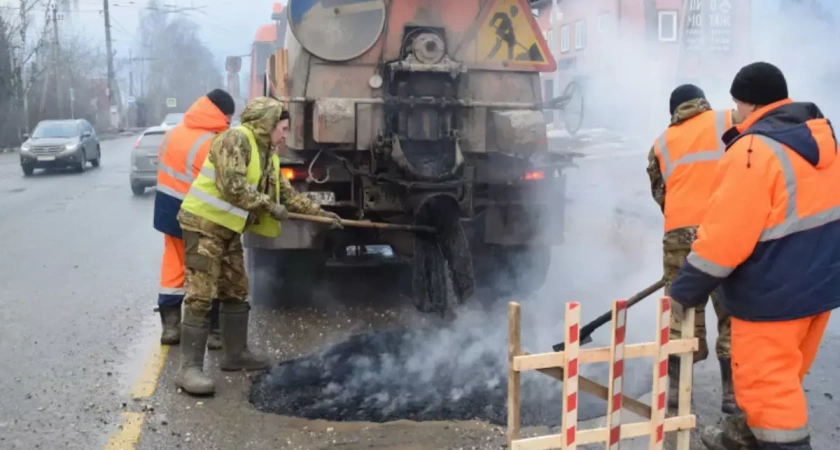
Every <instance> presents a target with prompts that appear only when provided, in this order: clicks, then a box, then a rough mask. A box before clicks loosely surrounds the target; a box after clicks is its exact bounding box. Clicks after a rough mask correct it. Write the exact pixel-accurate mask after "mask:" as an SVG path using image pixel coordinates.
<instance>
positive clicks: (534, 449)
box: [507, 297, 698, 450]
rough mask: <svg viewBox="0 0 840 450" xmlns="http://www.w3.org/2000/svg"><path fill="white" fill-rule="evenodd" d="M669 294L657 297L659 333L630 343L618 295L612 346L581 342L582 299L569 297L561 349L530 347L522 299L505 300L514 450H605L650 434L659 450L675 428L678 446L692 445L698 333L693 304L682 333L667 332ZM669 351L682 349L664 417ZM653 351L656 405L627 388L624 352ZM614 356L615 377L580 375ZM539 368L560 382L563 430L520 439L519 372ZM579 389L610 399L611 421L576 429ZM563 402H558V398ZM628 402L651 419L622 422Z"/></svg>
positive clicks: (639, 355)
mask: <svg viewBox="0 0 840 450" xmlns="http://www.w3.org/2000/svg"><path fill="white" fill-rule="evenodd" d="M670 319H671V299H670V298H669V297H662V298H660V299H659V306H658V315H657V319H656V325H657V326H656V330H657V333H656V340H655V341H654V342H646V343H642V344H633V345H625V343H624V338H625V335H626V323H627V302H626V301H625V300H618V301H615V302H614V303H613V317H612V322H611V331H612V333H611V337H612V338H611V342H610V346H609V347H602V348H593V349H587V350H581V349H580V339H579V338H580V336H579V331H580V303H578V302H571V303H567V304H566V316H565V326H566V349H565V351H562V352H552V353H541V354H535V355H532V354H529V353H528V352H526V351H523V350H522V348H521V344H520V334H521V332H520V306H519V303H515V302H511V303H510V304H509V305H508V429H507V443H508V449H510V450H544V449H554V448H559V449H562V450H575V449H576V448H577V446H578V445H584V444H592V443H604V444H605V445H606V448H607V449H608V450H619V447H620V444H621V440H623V439H631V438H635V437H640V436H650V447H649V448H650V450H662V448H663V444H664V440H665V439H664V437H665V433H667V432H672V431H676V432H677V447H676V450H689V444H690V433H691V430H692V429H693V428H694V427H696V425H697V421H696V417H695V416H694V414H692V413H691V383H692V366H693V352H695V351H697V349H698V340H697V339H696V338H695V337H694V320H695V311H694V308H690V309H688V310H687V311H686V313H685V319H684V320H683V321H682V327H681V328H682V329H681V332H682V339H677V340H673V341H672V340H670V326H669V324H670ZM668 355H680V380H679V393H680V395H679V406H678V408H677V416H676V417H670V418H666V417H665V413H666V410H667V405H668V401H667V393H668ZM644 357H653V358H654V359H655V363H654V365H653V389H652V391H651V392H652V397H653V398H652V405H653V406H654V408H652V407H651V406H648V405H646V404H644V403H642V402H640V401H638V400H635V399H632V398H629V397H626V396H624V395H623V393H622V390H623V379H624V378H623V373H624V360H626V359H630V358H644ZM594 362H609V363H610V376H609V379H610V385H609V386H604V385H602V384H600V383H597V382H595V381H593V380H590V379H588V378H585V377H583V376H580V374H579V373H578V372H579V367H580V365H581V364H585V363H594ZM526 370H536V371H539V372H541V373H543V374H546V375H548V376H550V377H552V378H555V379H558V380H562V382H563V405H562V409H563V416H562V417H563V424H562V427H563V431H562V433H560V434H554V435H549V436H540V437H535V438H528V439H519V434H520V399H521V398H520V374H521V372H524V371H526ZM579 390H582V391H584V392H586V393H589V394H592V395H595V396H597V397H599V398H601V399H603V400H606V401H607V426H606V427H604V428H595V429H589V430H578V429H577V426H578V420H577V403H578V402H577V399H578V396H579ZM558 406H560V405H558ZM622 409H626V410H628V411H630V412H633V413H634V414H636V415H638V416H641V417H643V418H645V419H647V421H646V422H637V423H629V424H625V425H622V423H621V419H622V415H621V410H622Z"/></svg>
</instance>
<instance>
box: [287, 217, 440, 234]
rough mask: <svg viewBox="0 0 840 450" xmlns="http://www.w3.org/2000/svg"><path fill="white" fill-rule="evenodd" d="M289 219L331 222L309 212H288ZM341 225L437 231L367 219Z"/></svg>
mask: <svg viewBox="0 0 840 450" xmlns="http://www.w3.org/2000/svg"><path fill="white" fill-rule="evenodd" d="M289 219H293V220H304V221H307V222H316V223H323V224H325V225H329V224H331V223H333V221H332V219H330V218H329V217H323V216H313V215H309V214H298V213H289ZM341 225H342V226H345V227H356V228H376V229H378V230H392V231H411V232H415V233H435V232H436V231H437V230H435V228H434V227H429V226H423V225H403V224H398V223H383V222H371V221H369V220H350V219H341Z"/></svg>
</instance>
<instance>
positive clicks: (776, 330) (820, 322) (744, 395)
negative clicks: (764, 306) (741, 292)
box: [732, 311, 831, 442]
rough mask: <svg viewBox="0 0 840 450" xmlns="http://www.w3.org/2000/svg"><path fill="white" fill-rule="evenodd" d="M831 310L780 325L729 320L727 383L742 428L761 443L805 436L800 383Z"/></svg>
mask: <svg viewBox="0 0 840 450" xmlns="http://www.w3.org/2000/svg"><path fill="white" fill-rule="evenodd" d="M830 315H831V312H830V311H829V312H824V313H822V314H817V315H816V316H811V317H805V318H803V319H796V320H787V321H781V322H747V321H745V320H740V319H736V318H734V317H733V318H732V382H733V385H734V387H735V399H736V401H737V402H738V406H740V407H741V409H742V410H743V411H744V413H745V414H746V416H747V424H749V426H750V429H751V430H752V432H753V434H755V437H756V439H758V440H759V441H761V442H797V441H800V440H802V439H805V438H806V437H807V436H808V406H807V404H806V400H805V392H804V390H803V389H802V380H803V379H804V378H805V374H807V373H808V370H809V369H810V368H811V364H812V363H813V362H814V358H816V356H817V350H818V349H819V346H820V341H821V340H822V337H823V333H824V332H825V327H826V325H828V318H829V317H830Z"/></svg>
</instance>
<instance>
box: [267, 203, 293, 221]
mask: <svg viewBox="0 0 840 450" xmlns="http://www.w3.org/2000/svg"><path fill="white" fill-rule="evenodd" d="M268 213H269V214H270V215H271V217H274V218H275V219H277V220H286V219H288V218H289V211H288V210H286V207H285V206H283V205H281V204H279V203H272V204H271V206H269V208H268Z"/></svg>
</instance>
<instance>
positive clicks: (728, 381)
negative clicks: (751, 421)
mask: <svg viewBox="0 0 840 450" xmlns="http://www.w3.org/2000/svg"><path fill="white" fill-rule="evenodd" d="M718 360H719V361H720V381H721V403H720V410H721V411H723V413H724V414H735V413H736V412H738V411H739V409H738V404H737V403H735V389H734V387H733V386H732V359H730V358H718Z"/></svg>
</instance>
